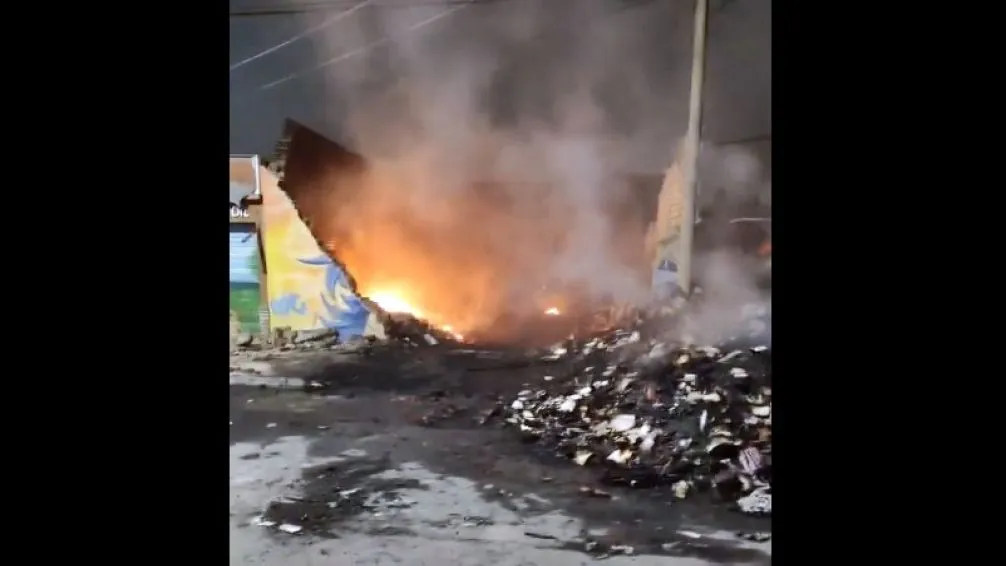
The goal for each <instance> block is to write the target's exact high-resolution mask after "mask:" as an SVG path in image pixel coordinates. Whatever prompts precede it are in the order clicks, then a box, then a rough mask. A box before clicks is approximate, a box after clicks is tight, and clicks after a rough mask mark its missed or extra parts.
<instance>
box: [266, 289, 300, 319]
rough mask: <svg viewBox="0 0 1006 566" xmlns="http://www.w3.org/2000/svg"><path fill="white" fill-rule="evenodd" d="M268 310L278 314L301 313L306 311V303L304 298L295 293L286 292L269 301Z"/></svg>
mask: <svg viewBox="0 0 1006 566" xmlns="http://www.w3.org/2000/svg"><path fill="white" fill-rule="evenodd" d="M269 310H271V311H272V312H273V313H275V314H277V315H279V316H284V315H288V314H290V313H296V314H300V315H303V314H306V313H307V305H306V304H304V300H303V299H301V298H300V295H298V294H297V293H288V294H286V295H283V296H282V297H279V298H278V299H274V300H273V301H272V302H271V303H269Z"/></svg>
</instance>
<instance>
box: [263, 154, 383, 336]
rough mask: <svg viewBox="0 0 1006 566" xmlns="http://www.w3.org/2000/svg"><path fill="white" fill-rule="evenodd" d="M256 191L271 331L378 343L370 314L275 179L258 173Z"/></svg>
mask: <svg viewBox="0 0 1006 566" xmlns="http://www.w3.org/2000/svg"><path fill="white" fill-rule="evenodd" d="M261 187H262V209H263V224H264V230H263V231H264V237H263V242H264V244H265V260H266V265H268V266H269V267H268V270H267V272H266V277H267V279H266V281H267V288H268V293H269V314H270V322H271V324H270V325H271V326H272V328H283V327H288V328H291V329H293V330H298V331H302V330H315V329H321V328H328V329H334V330H337V331H338V332H339V335H340V336H341V337H342V338H343V339H346V338H349V337H353V336H376V337H383V336H384V328H383V326H382V325H381V324H380V322H379V321H378V319H377V316H376V315H375V313H374V312H372V311H371V310H370V309H369V308H368V307H367V305H366V304H365V303H364V302H363V301H361V300H360V298H359V297H358V296H356V295H355V294H354V293H353V291H352V286H351V284H350V282H349V279H348V277H347V275H346V273H345V272H343V270H342V269H341V268H340V267H339V266H338V265H336V264H335V263H334V262H333V261H332V259H331V258H330V257H329V256H328V254H326V253H324V252H323V251H322V250H321V249H320V247H319V246H318V243H317V241H316V240H315V238H314V236H313V235H312V234H311V232H310V230H308V228H307V226H306V225H305V224H304V222H303V220H302V219H301V218H300V216H299V215H298V213H297V210H296V209H295V208H294V205H293V203H292V202H291V200H290V198H289V197H288V196H287V195H286V193H285V192H283V190H282V189H280V188H279V183H278V179H277V177H276V176H275V175H274V174H273V173H272V172H271V171H269V170H267V169H265V168H264V167H263V168H262V171H261Z"/></svg>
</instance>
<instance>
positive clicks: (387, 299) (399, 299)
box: [367, 290, 465, 342]
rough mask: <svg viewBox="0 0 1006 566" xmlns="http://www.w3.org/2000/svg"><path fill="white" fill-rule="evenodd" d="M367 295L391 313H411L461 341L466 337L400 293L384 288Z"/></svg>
mask: <svg viewBox="0 0 1006 566" xmlns="http://www.w3.org/2000/svg"><path fill="white" fill-rule="evenodd" d="M367 297H368V298H369V299H370V300H371V301H374V302H375V303H377V305H378V306H379V307H381V308H382V309H384V310H386V311H388V312H389V313H404V314H410V315H412V316H414V317H416V318H419V319H423V320H426V321H428V322H429V323H430V324H432V325H433V326H436V327H437V328H440V330H443V331H444V332H447V333H448V334H451V335H452V336H454V338H456V339H457V340H458V341H459V342H463V341H464V339H465V337H464V335H463V334H462V333H460V332H457V331H455V330H454V327H452V326H451V325H450V324H443V323H442V321H440V320H439V317H436V316H429V315H427V314H426V313H425V312H424V311H423V309H421V308H419V307H417V306H415V304H414V303H413V302H412V301H410V300H408V299H406V298H405V297H404V296H403V295H402V294H400V293H396V292H394V291H390V290H382V291H376V292H374V293H372V294H370V295H367Z"/></svg>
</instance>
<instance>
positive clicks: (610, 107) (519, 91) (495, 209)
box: [312, 0, 758, 331]
mask: <svg viewBox="0 0 1006 566" xmlns="http://www.w3.org/2000/svg"><path fill="white" fill-rule="evenodd" d="M454 4H456V2H455V3H453V4H452V5H451V6H445V5H441V6H436V5H430V4H429V3H427V2H421V3H416V5H415V6H412V7H403V5H404V4H403V3H402V2H397V3H396V4H395V7H384V8H381V7H380V2H376V3H375V5H374V6H372V7H370V8H368V9H367V10H364V11H365V12H366V14H365V15H364V17H360V18H354V19H352V21H347V22H345V23H341V24H340V28H339V29H340V31H339V33H337V34H336V33H332V34H328V35H327V36H326V38H325V39H324V40H323V41H319V44H318V45H317V49H318V50H319V51H320V52H323V53H325V54H338V53H339V52H345V51H349V50H351V49H353V48H354V47H358V46H359V45H367V44H370V43H373V42H376V41H379V40H380V39H381V38H385V37H387V38H395V41H393V42H390V43H385V44H383V46H381V47H379V48H375V49H373V50H372V52H370V53H367V54H366V56H361V57H356V58H353V59H350V60H347V61H345V62H344V63H343V64H339V65H335V66H333V67H332V68H331V69H330V72H329V73H328V75H327V85H328V89H329V90H330V92H331V95H332V104H333V106H337V107H338V108H339V109H340V110H339V111H340V112H342V113H343V116H342V122H343V123H344V124H345V134H344V136H343V138H342V139H340V140H339V141H340V142H345V143H346V144H347V145H348V146H350V147H352V148H353V149H354V150H355V151H356V152H358V153H360V154H362V155H364V156H365V157H366V158H367V159H368V162H369V166H368V168H367V169H366V171H364V172H361V173H359V174H357V175H355V176H354V177H353V178H352V179H345V178H343V179H335V178H333V179H331V190H330V191H327V192H326V198H325V199H323V202H321V203H320V204H316V206H319V207H321V210H320V211H315V212H313V213H312V216H313V217H314V218H318V217H319V213H320V215H321V216H322V217H323V218H324V219H325V222H323V223H322V224H325V226H318V229H319V230H320V231H323V232H325V233H326V235H327V240H328V241H329V243H330V245H331V247H332V249H333V251H334V252H335V253H336V255H337V256H338V257H339V259H340V261H341V262H342V263H343V264H344V265H345V266H346V267H347V268H348V269H349V270H350V271H351V272H352V275H353V276H354V278H355V279H356V282H357V285H358V287H359V291H360V292H361V293H362V294H364V295H368V296H374V295H376V294H387V293H391V294H395V295H397V296H400V297H402V298H403V299H404V300H406V301H407V302H408V303H409V304H411V305H414V306H415V307H417V309H418V310H419V311H420V312H421V314H423V315H424V316H426V317H428V318H429V319H430V320H431V321H433V322H435V323H439V324H450V325H451V326H452V327H454V328H456V329H458V330H463V331H466V330H469V329H475V328H479V327H483V326H485V325H487V324H490V323H491V322H492V321H493V320H495V319H496V318H498V317H499V316H501V315H503V314H505V313H506V312H507V311H508V310H512V309H515V308H523V307H522V306H521V305H525V304H526V305H528V307H529V308H530V307H532V306H534V308H541V307H542V306H543V305H534V304H533V303H534V301H535V300H536V299H535V297H536V296H537V295H536V293H538V292H539V290H540V289H541V288H542V286H543V285H545V284H547V283H549V282H551V281H562V282H567V283H577V284H579V285H580V286H582V287H583V288H584V289H586V291H587V292H588V294H590V295H594V296H607V297H610V298H612V299H614V300H616V301H625V302H637V303H638V302H641V301H643V300H645V299H646V298H647V297H648V295H649V273H648V267H649V263H648V258H646V257H645V256H644V246H643V237H644V232H645V227H646V222H647V219H646V218H645V215H646V214H647V213H646V212H644V211H640V210H639V207H638V206H635V205H634V203H635V202H636V201H637V198H636V196H635V195H633V194H632V193H631V191H630V190H629V188H628V187H627V186H626V183H625V182H624V175H625V174H626V173H630V172H632V171H631V170H629V167H628V166H627V163H628V162H629V161H628V160H627V157H626V152H625V151H624V150H623V149H622V148H624V147H627V145H626V144H625V143H623V142H624V141H625V140H627V139H634V140H639V139H661V138H666V135H665V132H666V130H667V128H669V127H671V128H675V127H680V125H681V124H680V123H678V124H675V123H673V120H671V119H669V118H668V116H669V115H671V114H675V115H681V112H680V110H681V108H682V107H683V106H684V105H685V103H686V100H687V88H686V84H687V80H686V78H687V71H688V69H687V67H685V68H682V69H676V70H674V69H672V70H671V71H670V72H668V70H667V69H666V68H661V67H662V66H663V67H666V65H667V57H666V54H662V53H653V52H652V50H649V49H648V48H647V45H648V42H647V37H650V36H653V35H654V34H677V35H680V36H681V37H680V40H681V43H682V44H685V45H687V43H688V41H690V35H691V34H690V29H689V25H688V22H689V20H690V10H691V7H690V5H689V6H685V7H684V8H687V9H683V8H681V7H680V5H682V4H688V3H640V2H635V3H632V4H635V5H632V6H630V7H629V8H626V5H625V4H626V3H624V2H616V1H611V0H583V1H579V2H573V1H569V0H555V1H541V0H506V1H497V2H475V3H474V5H472V6H471V7H468V8H466V9H463V10H458V11H457V12H456V13H455V14H452V15H450V16H448V17H445V18H444V21H441V22H436V23H433V24H430V25H429V26H426V27H424V28H423V29H422V30H419V31H416V32H415V33H409V32H408V31H407V30H408V29H409V27H410V26H413V25H414V24H415V23H416V22H419V21H423V20H425V19H428V18H432V17H434V16H436V15H437V14H438V13H440V12H442V11H444V10H446V9H449V8H451V7H453V5H454ZM670 4H673V5H676V6H679V7H676V8H675V7H668V5H670ZM654 20H659V21H658V22H657V23H655V22H654ZM682 24H683V25H682ZM668 81H678V82H679V83H680V84H681V86H682V87H685V88H679V89H677V90H678V91H679V92H681V97H680V98H679V99H677V100H675V99H671V100H668V99H667V98H666V96H664V95H660V96H656V95H654V94H652V93H653V92H660V93H666V92H667V91H668V90H669V89H668V88H667V86H668V84H667V83H668ZM657 86H660V88H655V87H657ZM671 90H674V89H671ZM681 129H682V130H683V128H681ZM660 151H662V152H665V153H666V154H667V161H668V164H669V161H670V157H671V155H670V153H671V148H670V147H666V148H660ZM717 162H722V164H723V166H722V167H714V169H719V170H720V171H719V173H720V175H721V176H722V179H717V180H716V183H717V184H718V185H722V186H724V187H731V186H735V185H739V184H743V183H745V182H749V180H750V179H751V178H754V177H757V176H758V172H757V171H756V169H757V163H755V164H752V163H751V162H750V160H747V161H745V159H744V158H743V157H737V156H734V157H730V156H727V157H725V158H721V159H719V158H718V159H717ZM705 168H706V169H708V166H706V167H705ZM318 224H319V223H318V222H317V221H315V225H316V226H317V225H318ZM719 264H723V265H725V266H727V267H726V268H724V269H725V270H727V271H729V269H730V268H729V266H731V265H732V263H731V262H730V261H726V262H723V261H717V265H719ZM724 269H721V271H723V270H724ZM721 275H722V276H721ZM735 275H736V274H730V273H723V274H718V275H717V277H716V280H717V281H721V282H724V283H722V284H721V285H720V287H721V288H720V289H717V292H719V293H722V294H723V295H724V296H725V297H731V302H732V298H733V297H735V296H736V297H739V296H743V295H744V294H745V293H746V286H745V285H740V284H738V283H737V277H736V276H735ZM728 283H729V284H728ZM722 287H728V288H726V289H723V288H722ZM733 287H736V288H733ZM710 290H712V289H710ZM515 305H518V306H515ZM713 318H715V317H713Z"/></svg>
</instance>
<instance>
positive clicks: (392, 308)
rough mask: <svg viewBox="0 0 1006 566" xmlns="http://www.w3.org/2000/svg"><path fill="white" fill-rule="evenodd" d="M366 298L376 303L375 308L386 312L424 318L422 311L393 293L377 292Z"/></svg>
mask: <svg viewBox="0 0 1006 566" xmlns="http://www.w3.org/2000/svg"><path fill="white" fill-rule="evenodd" d="M367 296H368V298H369V299H370V300H371V301H374V302H375V303H377V306H379V307H381V308H382V309H384V310H386V311H388V312H391V313H404V314H411V315H412V316H414V317H416V318H426V316H425V315H424V314H423V311H421V310H420V309H418V308H416V307H415V306H413V305H412V303H410V302H409V301H407V300H406V299H405V298H404V297H402V296H401V295H399V294H398V293H395V292H393V291H377V292H374V293H370V294H369V295H367Z"/></svg>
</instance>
